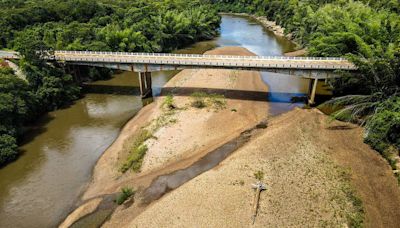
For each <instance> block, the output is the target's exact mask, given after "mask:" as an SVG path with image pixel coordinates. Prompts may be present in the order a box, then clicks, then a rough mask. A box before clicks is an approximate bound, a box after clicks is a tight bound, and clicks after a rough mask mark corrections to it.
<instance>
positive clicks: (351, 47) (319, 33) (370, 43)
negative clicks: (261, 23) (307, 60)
mask: <svg viewBox="0 0 400 228" xmlns="http://www.w3.org/2000/svg"><path fill="white" fill-rule="evenodd" d="M216 3H217V5H218V7H219V10H220V11H222V12H235V13H249V14H255V15H259V16H266V17H267V18H268V19H269V20H271V21H276V22H277V24H279V25H281V26H282V27H284V28H285V33H287V34H289V33H290V34H291V37H293V38H294V39H295V40H296V41H297V42H298V43H299V44H301V45H302V46H304V47H306V48H307V50H308V55H309V56H330V57H335V56H340V57H347V58H348V59H350V60H351V61H353V62H354V63H355V64H356V65H357V66H358V68H359V73H357V74H352V75H351V74H344V77H342V78H340V79H337V80H335V81H332V85H333V88H334V91H333V92H334V97H335V98H334V99H333V100H331V101H329V102H328V103H326V104H325V105H332V106H334V107H335V108H336V110H337V111H336V112H335V113H334V114H333V117H335V118H338V119H341V120H347V121H352V122H356V123H359V124H361V125H364V126H365V127H366V134H365V137H364V140H365V142H366V143H368V144H369V145H371V146H372V147H373V148H374V149H376V150H377V151H379V152H380V153H382V154H383V155H384V154H386V153H387V150H392V149H393V148H397V149H396V150H397V152H396V153H397V156H398V155H399V152H398V151H399V149H400V142H399V139H400V116H399V113H400V112H399V111H400V110H399V107H400V60H399V59H400V3H399V2H398V1H391V0H380V1H370V0H360V1H353V0H344V1H341V0H340V1H339V0H332V1H305V0H294V1H278V0H259V1H252V0H229V1H227V0H217V1H216ZM386 157H387V156H386Z"/></svg>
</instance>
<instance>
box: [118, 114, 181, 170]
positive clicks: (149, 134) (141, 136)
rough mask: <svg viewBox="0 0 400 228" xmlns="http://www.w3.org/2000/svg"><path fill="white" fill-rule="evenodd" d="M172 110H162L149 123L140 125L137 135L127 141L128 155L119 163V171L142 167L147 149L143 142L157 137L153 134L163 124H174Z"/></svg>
mask: <svg viewBox="0 0 400 228" xmlns="http://www.w3.org/2000/svg"><path fill="white" fill-rule="evenodd" d="M174 114H175V112H174V111H167V112H164V113H163V114H162V115H161V116H159V117H158V118H157V119H154V120H152V121H151V122H150V123H149V124H147V125H146V126H144V127H142V128H141V129H140V131H139V133H138V135H137V136H135V137H134V138H132V139H128V140H127V141H129V142H132V143H130V144H129V145H127V147H128V154H129V155H128V157H127V159H126V161H125V162H124V163H123V164H122V165H121V167H120V168H119V171H120V172H122V173H125V172H127V171H128V170H130V169H131V170H132V171H134V172H139V171H140V168H141V167H142V163H143V159H144V156H145V155H146V152H147V151H148V147H147V145H146V144H145V142H146V141H147V140H149V139H157V137H155V136H154V134H155V133H156V132H157V131H158V130H159V129H160V128H161V127H164V126H167V125H169V124H174V123H176V122H177V120H176V119H175V118H173V115H174Z"/></svg>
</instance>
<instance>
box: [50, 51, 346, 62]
mask: <svg viewBox="0 0 400 228" xmlns="http://www.w3.org/2000/svg"><path fill="white" fill-rule="evenodd" d="M54 53H55V54H56V55H57V54H75V55H112V56H149V57H151V56H154V57H178V58H204V57H208V58H218V59H262V60H331V61H332V60H333V61H346V59H345V58H339V57H291V56H238V55H198V54H173V53H145V52H99V51H55V52H54Z"/></svg>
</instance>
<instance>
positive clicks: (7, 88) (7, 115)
mask: <svg viewBox="0 0 400 228" xmlns="http://www.w3.org/2000/svg"><path fill="white" fill-rule="evenodd" d="M34 104H35V96H34V94H33V93H32V92H30V88H29V86H28V84H27V83H26V82H25V81H24V80H22V79H19V78H17V77H16V76H15V75H14V73H13V71H12V69H10V68H0V166H2V165H4V164H5V163H6V162H9V161H12V160H14V159H15V158H16V157H17V155H18V151H17V140H16V137H17V136H18V134H19V131H20V128H21V126H22V124H23V123H24V122H26V121H27V120H29V119H31V118H32V117H31V116H30V115H31V113H32V109H33V108H32V107H33V105H34Z"/></svg>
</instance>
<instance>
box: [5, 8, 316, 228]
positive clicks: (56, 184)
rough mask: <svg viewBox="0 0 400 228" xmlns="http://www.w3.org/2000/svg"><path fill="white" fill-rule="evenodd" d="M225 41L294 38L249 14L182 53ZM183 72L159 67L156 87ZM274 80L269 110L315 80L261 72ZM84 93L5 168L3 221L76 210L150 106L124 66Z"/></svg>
mask: <svg viewBox="0 0 400 228" xmlns="http://www.w3.org/2000/svg"><path fill="white" fill-rule="evenodd" d="M218 46H242V47H245V48H247V49H249V50H250V51H252V52H254V53H256V54H257V55H282V54H283V53H284V52H288V51H292V50H293V49H294V44H293V43H291V42H289V41H287V40H285V39H282V38H277V37H275V36H274V35H273V33H271V32H269V31H266V30H265V29H263V28H262V26H261V25H259V24H257V23H255V22H253V21H251V20H250V19H247V18H243V17H237V16H227V15H224V16H223V17H222V24H221V35H220V37H218V38H216V39H215V40H212V41H207V42H199V43H197V44H195V45H193V46H192V47H190V48H186V49H183V50H179V51H177V52H178V53H203V52H204V51H206V50H209V49H212V48H214V47H218ZM176 73H177V72H176V71H169V72H157V73H153V93H154V94H155V95H157V94H159V92H160V89H161V87H162V86H163V85H164V84H165V83H166V82H167V81H168V80H169V79H170V78H171V77H173V75H175V74H176ZM262 76H263V79H264V81H265V82H266V83H267V84H268V85H269V86H270V90H271V93H270V95H269V96H268V97H266V100H269V101H270V114H279V113H282V112H286V111H288V110H290V109H292V108H293V107H294V106H298V105H301V104H291V103H288V101H289V100H290V97H291V96H298V95H304V93H306V92H307V88H308V81H307V80H305V79H301V78H296V77H292V76H286V75H276V74H272V73H262ZM89 91H90V92H88V93H86V94H85V96H84V98H82V99H80V100H78V101H76V102H75V104H73V105H71V106H70V107H68V108H65V109H61V110H57V111H54V112H50V113H49V114H47V115H45V116H43V117H42V118H40V119H39V120H38V121H37V123H36V124H35V126H34V129H33V130H31V131H30V132H28V133H27V134H26V137H25V140H24V144H23V145H21V151H22V156H20V157H19V159H18V160H17V161H15V162H13V163H11V164H9V165H7V166H5V167H4V168H2V169H0V227H55V226H57V225H58V224H59V223H60V222H61V220H62V219H63V218H65V216H66V215H67V214H68V213H69V212H70V211H71V210H72V209H73V207H74V205H75V203H76V202H77V200H78V198H79V195H80V194H81V193H82V192H83V191H84V189H85V186H86V184H87V183H88V182H89V181H90V177H91V172H92V169H93V166H94V165H95V163H96V161H97V160H98V158H99V157H100V156H101V154H102V153H103V152H104V151H105V150H106V149H107V147H109V146H110V145H111V143H112V142H113V141H114V140H115V139H116V137H117V136H118V134H119V132H120V130H121V128H122V127H123V125H124V124H125V123H126V122H127V121H128V120H129V119H130V118H132V117H133V116H134V115H135V113H137V112H138V111H139V110H140V109H141V108H142V106H143V103H142V100H141V99H140V97H139V91H138V78H137V75H136V73H132V72H124V73H122V74H117V75H114V77H113V78H112V79H110V80H107V81H97V82H95V83H91V84H90V85H89Z"/></svg>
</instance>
